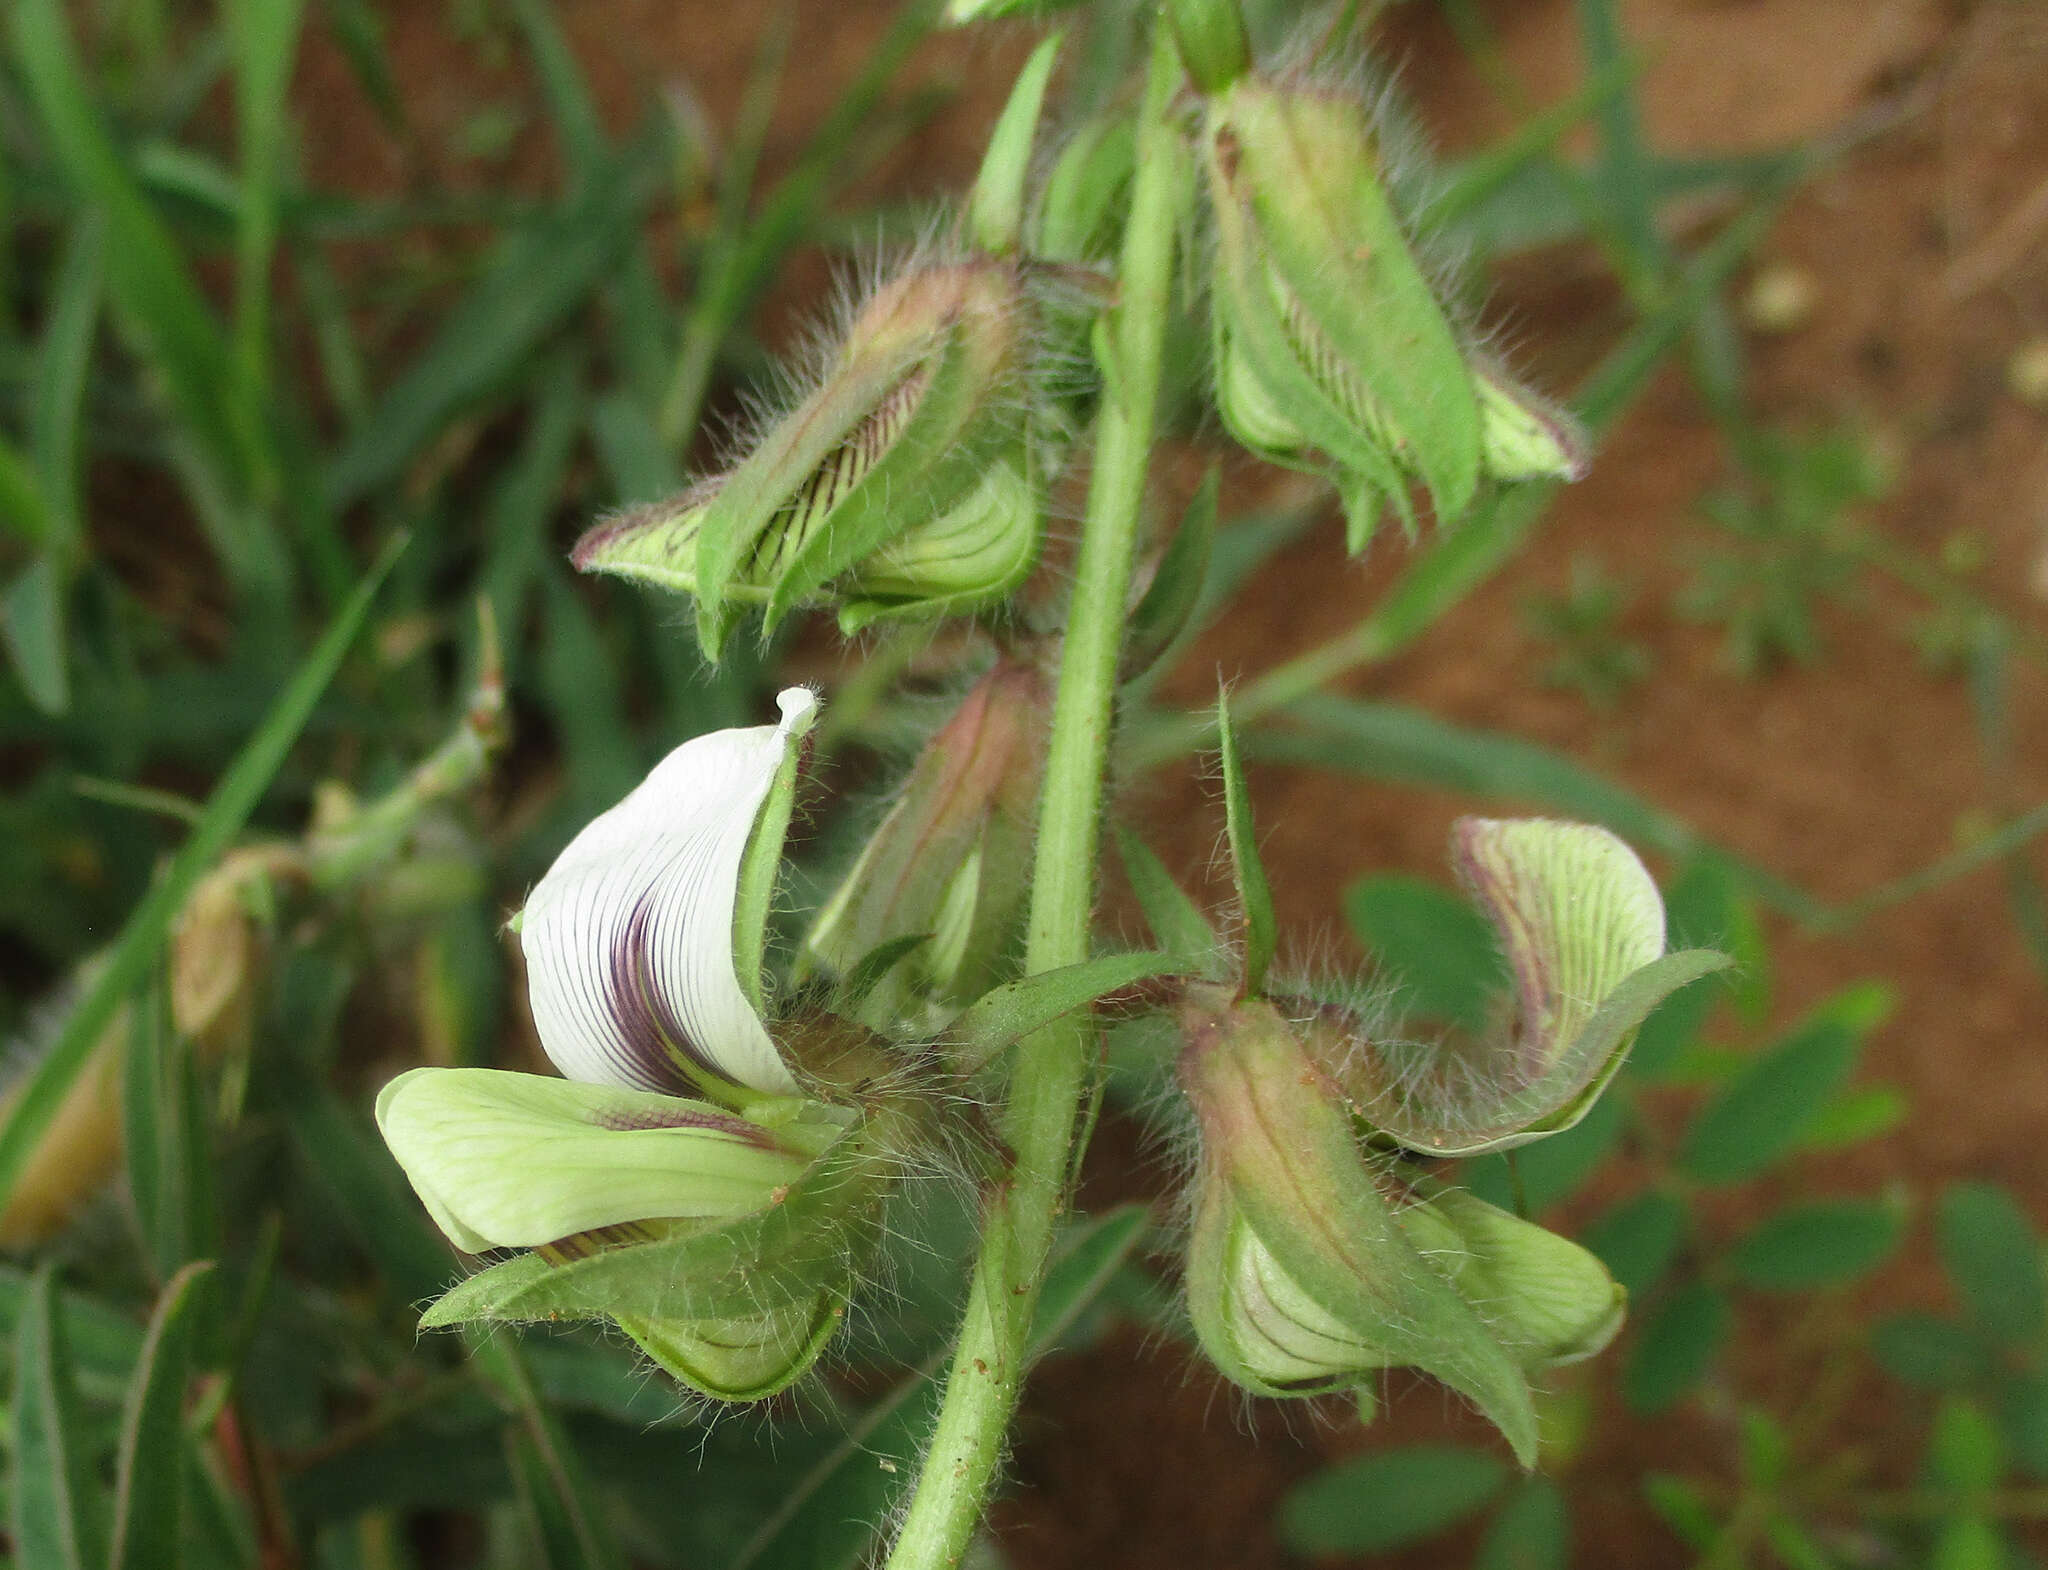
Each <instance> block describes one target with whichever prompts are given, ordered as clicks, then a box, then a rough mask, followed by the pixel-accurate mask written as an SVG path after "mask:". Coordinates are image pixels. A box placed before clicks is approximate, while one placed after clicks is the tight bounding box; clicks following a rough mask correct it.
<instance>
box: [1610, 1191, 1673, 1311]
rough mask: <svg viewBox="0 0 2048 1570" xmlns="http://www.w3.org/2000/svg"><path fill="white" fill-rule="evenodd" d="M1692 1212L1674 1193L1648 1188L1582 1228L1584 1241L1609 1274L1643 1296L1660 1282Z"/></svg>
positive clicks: (1639, 1295) (1669, 1266) (1629, 1291)
mask: <svg viewBox="0 0 2048 1570" xmlns="http://www.w3.org/2000/svg"><path fill="white" fill-rule="evenodd" d="M1690 1225H1691V1216H1690V1213H1689V1212H1688V1211H1687V1209H1686V1205H1685V1201H1684V1200H1682V1199H1680V1198H1679V1197H1678V1196H1677V1195H1675V1194H1670V1193H1666V1192H1664V1191H1662V1190H1660V1189H1651V1190H1648V1191H1647V1192H1645V1193H1641V1194H1638V1195H1636V1196H1635V1198H1633V1199H1625V1200H1623V1201H1621V1203H1619V1204H1617V1205H1616V1206H1614V1208H1613V1209H1611V1210H1609V1211H1608V1212H1607V1213H1606V1214H1605V1215H1603V1216H1601V1217H1600V1218H1599V1219H1598V1220H1597V1221H1595V1222H1593V1224H1592V1225H1591V1226H1589V1227H1588V1228H1587V1229H1586V1246H1587V1247H1588V1248H1590V1249H1591V1250H1592V1251H1593V1252H1594V1253H1596V1254H1598V1255H1599V1256H1600V1258H1601V1261H1602V1262H1603V1263H1604V1264H1605V1265H1606V1266H1607V1270H1608V1273H1609V1274H1610V1275H1612V1276H1613V1277H1614V1279H1615V1280H1616V1281H1618V1282H1619V1283H1621V1285H1622V1286H1624V1287H1626V1288H1627V1289H1628V1293H1629V1296H1630V1297H1637V1298H1639V1297H1642V1296H1644V1295H1645V1294H1646V1293H1648V1292H1649V1291H1650V1289H1651V1288H1653V1287H1655V1286H1656V1285H1657V1284H1658V1283H1659V1282H1661V1281H1662V1280H1663V1279H1664V1277H1665V1275H1666V1273H1667V1272H1668V1271H1669V1270H1670V1269H1671V1265H1672V1262H1673V1261H1674V1260H1675V1259H1677V1257H1678V1250H1679V1246H1680V1245H1681V1244H1682V1243H1684V1241H1685V1234H1686V1231H1687V1228H1688V1227H1689V1226H1690Z"/></svg>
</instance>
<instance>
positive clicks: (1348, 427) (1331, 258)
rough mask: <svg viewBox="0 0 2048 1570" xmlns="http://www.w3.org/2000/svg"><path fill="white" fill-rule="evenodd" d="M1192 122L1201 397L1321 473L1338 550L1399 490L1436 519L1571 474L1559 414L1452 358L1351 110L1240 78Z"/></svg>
mask: <svg viewBox="0 0 2048 1570" xmlns="http://www.w3.org/2000/svg"><path fill="white" fill-rule="evenodd" d="M1205 133H1206V134H1205V139H1204V140H1205V152H1206V161H1207V166H1208V175H1209V192H1210V199H1211V203H1212V206H1213V207H1214V210H1215V215H1216V230H1217V237H1218V241H1219V247H1220V255H1219V262H1220V265H1219V267H1218V269H1217V275H1216V297H1215V301H1214V304H1213V307H1212V312H1211V318H1212V328H1213V337H1214V355H1215V378H1216V401H1217V406H1218V408H1219V409H1220V410H1221V412H1222V415H1223V418H1224V422H1225V424H1227V425H1228V426H1229V428H1230V430H1231V433H1232V434H1233V435H1234V436H1235V437H1236V438H1237V439H1238V440H1239V441H1240V442H1242V443H1243V444H1244V445H1245V446H1247V447H1249V448H1251V449H1252V450H1253V451H1255V452H1258V453H1260V454H1262V455H1263V456H1265V457H1267V458H1270V459H1272V460H1273V461H1275V462H1278V463H1284V464H1288V465H1291V466H1294V467H1301V468H1309V469H1313V470H1318V471H1324V472H1327V473H1328V474H1329V475H1330V477H1331V479H1332V480H1334V481H1335V483H1336V484H1337V486H1338V489H1339V491H1340V493H1341V495H1342V497H1343V500H1344V507H1345V513H1346V516H1347V518H1348V520H1349V543H1350V546H1351V549H1352V550H1354V551H1356V550H1359V549H1361V548H1363V546H1364V545H1365V543H1366V541H1367V540H1368V539H1369V538H1370V537H1371V534H1372V532H1373V529H1374V528H1375V526H1376V524H1377V521H1378V518H1379V516H1380V513H1381V511H1382V510H1383V509H1384V508H1387V507H1391V508H1393V510H1394V512H1395V513H1396V515H1397V516H1398V517H1399V518H1400V519H1401V521H1402V523H1403V525H1404V526H1412V524H1413V521H1414V509H1413V505H1412V503H1411V501H1410V499H1409V495H1408V491H1409V486H1410V484H1411V483H1415V482H1419V483H1420V484H1421V485H1422V486H1423V487H1424V489H1426V490H1427V491H1428V493H1429V496H1430V499H1431V502H1432V504H1433V505H1434V507H1435V509H1436V514H1437V517H1438V518H1439V519H1440V520H1443V521H1445V522H1449V521H1451V520H1454V519H1456V518H1457V517H1459V516H1460V515H1461V514H1462V513H1463V512H1464V511H1465V509H1466V508H1467V507H1468V506H1469V505H1470V504H1471V501H1472V499H1473V496H1474V494H1475V493H1476V491H1477V489H1478V486H1479V482H1480V480H1481V478H1482V477H1483V476H1492V477H1494V478H1498V479H1529V478H1535V477H1538V476H1552V477H1556V478H1571V477H1573V476H1575V475H1576V474H1577V473H1578V472H1579V470H1580V467H1581V465H1582V456H1581V452H1580V445H1579V442H1578V438H1577V436H1576V434H1575V432H1574V430H1573V428H1572V426H1571V425H1570V423H1569V421H1568V420H1566V419H1565V418H1564V417H1563V416H1562V415H1560V414H1558V413H1556V412H1554V411H1551V410H1549V409H1547V408H1545V407H1543V406H1541V405H1539V404H1537V403H1536V402H1535V401H1534V400H1533V399H1531V398H1530V397H1529V396H1528V395H1527V394H1524V393H1522V392H1521V391H1520V389H1517V388H1515V387H1513V385H1512V384H1511V383H1509V382H1507V381H1506V379H1505V378H1504V377H1503V376H1502V375H1501V374H1500V372H1499V371H1498V369H1497V368H1496V367H1494V366H1492V365H1491V363H1490V362H1486V361H1484V360H1483V359H1478V360H1475V361H1474V362H1473V363H1471V364H1468V361H1467V354H1466V350H1465V349H1464V347H1463V346H1462V344H1461V342H1460V339H1459V335H1458V333H1457V331H1456V330H1455V329H1454V328H1453V326H1452V324H1451V322H1450V319H1449V318H1448V317H1447V315H1446V314H1445V311H1444V309H1443V306H1442V305H1441V304H1440V303H1439V301H1438V299H1437V297H1436V293H1435V291H1434V290H1433V289H1432V288H1431V286H1430V282H1429V280H1428V278H1427V277H1426V276H1425V275H1424V273H1423V270H1422V268H1421V266H1420V265H1419V264H1418V263H1417V261H1416V259H1415V256H1414V254H1413V252H1412V251H1411V250H1410V248H1409V245H1408V241H1407V237H1406V236H1405V234H1404V233H1403V232H1402V228H1401V224H1400V221H1399V219H1398V218H1397V217H1396V215H1395V213H1394V209H1393V207H1392V205H1391V203H1390V202H1389V201H1388V198H1387V195H1386V191H1385V187H1384V185H1383V183H1382V181H1381V177H1380V165H1379V159H1378V154H1377V150H1376V148H1375V145H1374V140H1373V136H1372V133H1371V130H1370V128H1369V127H1368V125H1367V122H1366V116H1365V112H1364V110H1363V108H1362V107H1361V106H1360V105H1359V104H1358V103H1356V102H1355V101H1354V100H1352V99H1351V98H1349V97H1347V96H1345V95H1344V94H1341V93H1336V92H1328V91H1323V90H1320V89H1315V88H1307V87H1290V86H1283V85H1280V84H1278V83H1275V82H1272V81H1268V80H1264V79H1261V78H1259V77H1256V76H1246V77H1241V78H1239V79H1237V80H1236V81H1234V82H1232V83H1231V84H1230V85H1228V86H1227V87H1224V88H1222V89H1220V90H1219V91H1217V92H1216V93H1215V94H1214V95H1213V96H1212V97H1211V98H1210V99H1209V100H1208V104H1207V111H1206V125H1205Z"/></svg>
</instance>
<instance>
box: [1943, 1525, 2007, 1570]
mask: <svg viewBox="0 0 2048 1570" xmlns="http://www.w3.org/2000/svg"><path fill="white" fill-rule="evenodd" d="M2012 1564H2013V1556H2012V1551H2011V1549H2010V1547H2009V1546H2008V1545H2007V1543H2006V1540H2005V1534H2004V1533H2002V1532H2001V1531H1999V1529H1998V1527H1997V1526H1996V1525H1995V1524H1993V1523H1992V1522H1991V1521H1989V1520H1987V1519H1986V1518H1985V1517H1983V1516H1980V1515H1967V1516H1955V1517H1951V1518H1950V1519H1949V1520H1947V1521H1944V1522H1943V1523H1942V1526H1941V1531H1940V1534H1939V1535H1938V1536H1936V1538H1935V1539H1934V1549H1933V1552H1932V1553H1930V1554H1929V1555H1928V1557H1927V1570H2011V1566H2012Z"/></svg>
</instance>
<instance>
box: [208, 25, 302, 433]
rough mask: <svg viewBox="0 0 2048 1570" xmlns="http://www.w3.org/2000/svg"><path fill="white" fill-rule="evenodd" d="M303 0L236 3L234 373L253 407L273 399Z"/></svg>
mask: <svg viewBox="0 0 2048 1570" xmlns="http://www.w3.org/2000/svg"><path fill="white" fill-rule="evenodd" d="M303 8H304V0H231V3H230V4H228V6H227V7H226V14H227V31H228V40H229V43H230V46H231V47H232V49H233V52H234V72H235V117H236V131H237V133H238V139H239V142H240V151H241V181H240V185H239V189H238V197H239V200H238V202H237V208H238V213H237V216H238V219H239V222H238V224H237V227H236V232H235V330H234V339H235V368H236V370H237V372H238V373H239V374H240V377H241V385H242V396H243V398H244V400H245V401H246V403H247V405H248V407H250V408H252V409H261V408H262V407H263V406H264V402H265V400H266V399H267V398H268V397H269V394H270V260H271V252H272V250H273V249H274V248H275V247H276V244H277V224H278V206H279V202H280V192H281V186H282V183H283V178H284V175H283V161H284V149H285V131H286V123H285V100H286V95H287V93H288V92H289V91H290V88H291V76H292V63H293V61H295V60H296V59H297V58H298V52H299V26H300V22H301V19H302V17H303V14H304V9H303Z"/></svg>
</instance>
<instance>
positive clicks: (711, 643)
mask: <svg viewBox="0 0 2048 1570" xmlns="http://www.w3.org/2000/svg"><path fill="white" fill-rule="evenodd" d="M1027 314H1028V312H1027V307H1026V303H1025V300H1024V296H1023V287H1022V283H1021V279H1020V276H1019V273H1018V271H1017V268H1016V266H1015V265H1014V264H1013V263H1012V262H1010V261H1007V260H998V259H996V258H992V257H981V258H976V259H973V260H969V261H964V262H958V263H952V264H945V265H931V266H922V267H916V268H913V269H911V270H910V271H908V272H905V273H903V274H900V275H899V276H897V277H896V278H894V279H893V280H891V281H890V282H889V283H887V284H885V285H883V287H882V288H880V289H879V290H877V291H876V293H875V294H874V296H873V297H872V298H871V299H870V300H869V301H868V302H867V304H866V305H865V306H864V307H863V308H862V309H861V310H860V311H859V313H858V314H857V315H856V316H855V317H854V319H853V323H852V326H851V327H850V328H849V330H848V332H847V336H846V339H845V341H844V342H843V343H842V344H841V346H840V347H839V349H838V350H837V351H836V352H835V353H834V354H833V356H832V358H831V360H830V363H829V364H828V365H827V367H826V369H825V371H824V374H823V376H822V378H821V380H820V381H819V384H818V386H817V387H816V389H815V390H814V391H813V392H812V393H811V394H810V395H809V396H808V397H806V398H805V399H804V400H803V401H802V402H801V403H799V404H798V405H797V406H796V407H795V408H794V409H792V410H791V411H790V412H789V413H788V414H787V415H786V416H785V417H783V418H782V419H781V420H779V421H778V422H776V424H774V425H773V426H772V427H770V428H769V429H768V431H767V432H766V434H765V435H764V436H763V437H762V438H761V440H760V442H759V443H758V445H756V447H755V448H754V450H753V452H752V453H751V454H749V455H748V456H747V457H746V458H745V459H744V460H743V461H742V462H741V463H740V464H739V465H738V466H737V467H736V468H734V469H732V470H731V471H730V472H728V473H726V474H724V475H721V476H717V477H715V478H713V479H710V480H707V481H705V482H702V483H700V484H699V485H697V486H696V487H694V488H693V489H691V490H690V491H688V492H686V493H685V494H684V495H682V496H680V497H678V498H677V499H675V500H674V501H672V502H668V503H661V504H657V505H654V506H651V507H642V508H637V509H635V510H633V511H631V512H627V513H624V514H621V515H620V516H618V517H616V518H613V519H611V520H610V521H608V522H606V523H602V524H600V525H598V527H596V528H595V529H593V530H591V531H590V532H589V533H588V534H586V535H585V536H584V537H583V539H582V540H581V541H579V542H578V544H577V546H576V551H575V556H574V559H575V562H576V565H577V566H579V567H581V568H583V569H585V570H586V571H596V572H610V573H616V574H618V575H620V576H623V577H629V578H635V579H638V580H640V581H642V582H646V583H651V584H654V585H656V586H658V587H661V588H665V589H669V590H672V591H677V592H681V593H687V594H690V595H692V596H694V597H695V599H696V601H697V627H698V635H699V639H700V641H701V642H702V644H703V646H704V649H705V652H706V653H707V654H709V655H712V656H714V657H715V656H716V654H717V652H718V650H719V648H720V647H721V646H722V644H723V642H724V640H725V637H726V635H727V633H728V632H729V631H730V629H731V627H732V625H733V623H734V621H735V619H736V618H737V616H738V614H739V609H740V607H742V606H744V605H749V604H756V605H760V606H762V607H763V608H764V610H765V612H766V616H767V625H768V627H769V628H770V629H771V630H772V629H773V627H774V626H775V625H776V624H777V623H778V622H779V621H780V620H781V619H782V618H783V617H784V616H786V615H787V614H788V613H789V612H790V611H791V610H793V609H795V608H796V607H798V606H800V605H806V604H812V603H829V604H832V605H835V606H837V607H838V608H839V611H840V620H841V624H842V626H843V627H844V628H846V629H847V630H853V629H855V628H858V627H860V626H862V625H865V624H866V623H868V622H870V621H873V620H875V619H876V618H877V617H882V616H890V615H907V614H915V615H937V614H941V613H957V612H961V611H964V610H969V609H972V608H974V607H976V606H980V605H985V604H988V603H990V602H992V601H994V600H998V599H1000V598H1002V597H1003V596H1005V595H1007V594H1008V593H1009V592H1010V591H1011V590H1012V589H1014V588H1016V587H1017V585H1018V584H1019V583H1021V582H1022V581H1023V578H1024V576H1025V574H1026V573H1027V572H1028V571H1029V570H1030V567H1031V564H1032V561H1033V560H1034V558H1035V557H1036V554H1037V550H1038V541H1039V500H1038V491H1037V485H1036V482H1035V479H1034V477H1033V475H1032V471H1031V467H1030V462H1029V456H1028V453H1027V450H1026V448H1027V441H1026V428H1027V425H1028V406H1029V399H1028V397H1027V395H1026V380H1027V376H1026V369H1027V368H1026V359H1027V342H1026V338H1027V333H1026V317H1027Z"/></svg>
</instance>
